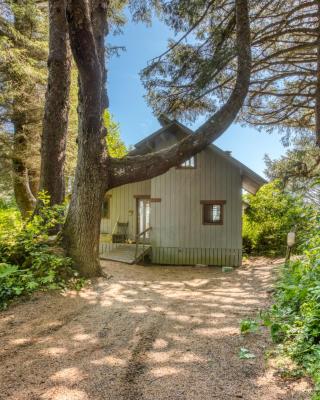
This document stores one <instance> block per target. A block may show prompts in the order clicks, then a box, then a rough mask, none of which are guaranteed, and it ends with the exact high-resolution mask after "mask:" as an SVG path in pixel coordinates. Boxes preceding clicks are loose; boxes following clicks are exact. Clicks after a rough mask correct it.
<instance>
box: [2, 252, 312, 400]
mask: <svg viewBox="0 0 320 400" xmlns="http://www.w3.org/2000/svg"><path fill="white" fill-rule="evenodd" d="M103 266H104V270H105V272H106V273H108V274H111V275H112V278H111V279H109V280H106V279H103V278H100V279H99V280H97V281H95V282H93V283H92V285H89V286H88V287H87V288H85V289H83V290H81V291H80V292H79V293H76V292H67V293H64V294H57V293H55V294H48V293H42V294H36V295H35V296H33V297H32V298H31V299H30V300H29V301H28V302H26V303H22V304H18V305H16V306H13V307H11V308H10V309H9V310H7V311H5V312H2V313H1V314H0V399H1V400H22V399H23V400H27V399H28V400H31V399H32V400H33V399H34V400H35V399H37V400H88V399H90V400H91V399H92V400H102V399H103V400H140V399H141V400H151V399H152V400H164V399H170V400H176V399H177V400H178V399H183V400H209V399H210V400H212V399H221V400H224V399H230V400H231V399H246V400H258V399H259V400H260V399H262V400H267V399H268V400H273V399H277V400H281V399H282V400H289V399H292V400H293V399H294V400H298V399H301V400H302V399H309V398H310V389H311V388H310V385H309V384H308V382H307V381H306V380H296V381H292V380H283V379H282V378H280V376H279V375H278V374H277V373H276V371H275V370H274V369H272V367H270V366H269V365H268V363H267V361H266V359H265V356H264V354H265V351H266V349H268V348H270V346H271V343H270V341H269V339H268V334H267V332H266V331H262V332H260V333H259V334H250V335H248V336H245V337H243V336H241V335H240V333H239V322H240V320H241V319H243V318H245V317H247V316H256V315H257V313H258V312H259V310H260V309H263V308H264V307H266V305H267V303H268V302H269V301H270V300H269V299H268V297H269V295H268V288H270V286H271V282H272V279H273V278H272V275H273V272H272V271H274V269H275V267H276V265H275V264H271V263H270V262H269V263H268V262H266V261H265V260H261V259H260V260H256V261H255V262H253V263H251V265H250V266H244V267H242V268H239V269H237V270H235V271H234V272H231V273H222V272H221V269H220V268H214V267H212V268H204V267H164V266H157V267H155V266H147V267H143V266H136V265H133V266H128V265H123V264H117V263H110V262H107V261H105V262H104V264H103ZM241 347H245V348H247V349H249V350H250V351H251V352H252V353H254V354H255V355H256V358H254V359H250V360H240V358H239V356H238V355H239V349H240V348H241Z"/></svg>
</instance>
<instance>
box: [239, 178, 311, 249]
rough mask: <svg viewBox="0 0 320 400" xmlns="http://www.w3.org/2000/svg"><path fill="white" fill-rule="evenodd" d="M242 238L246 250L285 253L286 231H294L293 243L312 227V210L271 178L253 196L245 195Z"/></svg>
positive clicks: (299, 239) (301, 241)
mask: <svg viewBox="0 0 320 400" xmlns="http://www.w3.org/2000/svg"><path fill="white" fill-rule="evenodd" d="M244 200H245V202H246V203H247V209H246V211H245V214H244V217H243V241H244V247H245V250H246V251H247V252H249V253H250V252H254V253H256V254H263V253H264V254H272V255H279V254H284V253H285V248H286V237H287V233H288V232H290V231H292V230H296V231H297V246H299V244H302V243H303V242H304V240H305V238H306V236H307V235H308V232H309V231H310V230H311V229H312V227H313V219H312V216H313V214H314V209H313V208H312V207H311V206H310V205H306V204H305V203H304V202H303V200H302V198H301V196H297V195H294V194H292V193H290V192H289V191H287V190H283V188H282V185H281V182H280V181H278V180H275V181H273V182H271V183H268V184H267V185H264V186H262V187H261V188H260V190H259V191H258V192H257V193H256V194H255V195H251V194H248V195H245V196H244Z"/></svg>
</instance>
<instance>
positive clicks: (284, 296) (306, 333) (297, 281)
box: [264, 226, 320, 398]
mask: <svg viewBox="0 0 320 400" xmlns="http://www.w3.org/2000/svg"><path fill="white" fill-rule="evenodd" d="M319 245H320V230H319V226H318V227H316V228H315V230H314V233H313V236H312V238H311V239H310V240H309V241H308V243H307V246H308V247H307V248H306V250H305V252H304V256H303V258H301V259H299V260H297V261H294V262H291V263H288V264H286V265H283V266H282V268H281V271H280V276H279V281H278V283H277V286H276V293H275V298H274V300H275V303H274V305H273V306H272V307H271V309H270V310H269V312H268V313H266V314H265V318H264V319H265V321H264V323H265V325H266V326H268V327H270V333H271V336H272V339H273V341H274V342H276V343H279V346H278V349H279V351H281V354H284V355H286V356H289V357H290V358H291V359H293V360H294V361H295V362H296V363H297V364H298V365H300V366H301V367H302V368H303V369H304V371H305V373H307V374H309V375H311V376H312V377H313V379H314V381H315V383H316V385H317V386H316V394H315V397H314V398H320V397H319V396H320V372H319V371H320V345H319V343H320V284H319V282H320V263H319V260H320V246H319Z"/></svg>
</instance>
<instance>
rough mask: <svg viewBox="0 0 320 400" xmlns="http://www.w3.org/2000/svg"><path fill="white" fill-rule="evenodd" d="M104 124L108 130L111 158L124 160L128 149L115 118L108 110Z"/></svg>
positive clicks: (104, 114) (108, 148)
mask: <svg viewBox="0 0 320 400" xmlns="http://www.w3.org/2000/svg"><path fill="white" fill-rule="evenodd" d="M103 124H104V127H105V128H106V129H107V132H108V135H107V151H108V154H109V156H111V157H113V158H122V157H124V156H125V155H126V154H127V153H128V150H127V147H126V145H125V144H124V142H123V141H122V139H121V137H120V127H119V124H118V123H117V122H115V121H114V119H113V116H112V115H111V114H110V112H109V111H108V110H105V111H104V113H103Z"/></svg>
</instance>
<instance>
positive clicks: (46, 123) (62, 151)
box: [40, 0, 71, 205]
mask: <svg viewBox="0 0 320 400" xmlns="http://www.w3.org/2000/svg"><path fill="white" fill-rule="evenodd" d="M65 10H66V4H65V0H50V1H49V24H50V28H49V57H48V70H49V75H48V85H47V92H46V102H45V112H44V119H43V130H42V141H41V178H40V189H41V190H45V191H47V192H48V194H49V195H50V201H51V205H54V204H61V203H62V202H63V201H64V196H65V177H64V163H65V156H66V144H67V131H68V113H69V92H70V82H71V51H70V45H69V34H68V24H67V19H66V12H65Z"/></svg>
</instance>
